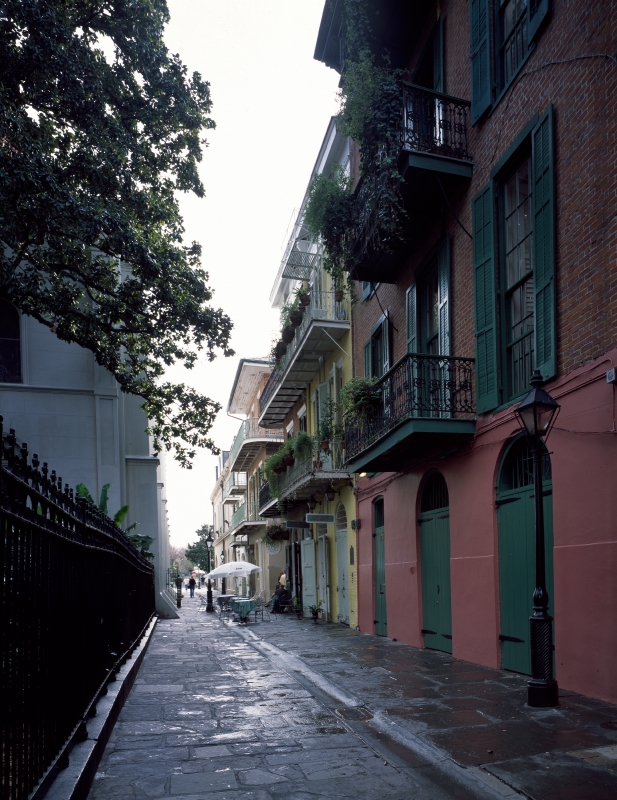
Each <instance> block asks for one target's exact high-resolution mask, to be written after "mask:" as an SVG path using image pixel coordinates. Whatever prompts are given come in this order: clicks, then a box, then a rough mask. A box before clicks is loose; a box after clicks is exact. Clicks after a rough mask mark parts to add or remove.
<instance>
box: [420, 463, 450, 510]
mask: <svg viewBox="0 0 617 800" xmlns="http://www.w3.org/2000/svg"><path fill="white" fill-rule="evenodd" d="M449 502H450V501H449V498H448V487H447V485H446V479H445V478H444V476H443V475H442V474H441V472H433V473H432V474H431V475H429V477H428V478H427V480H426V483H425V484H424V489H423V490H422V500H421V501H420V513H426V512H427V511H435V510H437V509H438V508H447V507H448V505H449Z"/></svg>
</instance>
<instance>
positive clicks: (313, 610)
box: [308, 600, 322, 614]
mask: <svg viewBox="0 0 617 800" xmlns="http://www.w3.org/2000/svg"><path fill="white" fill-rule="evenodd" d="M321 606H322V603H321V600H320V601H319V602H318V603H317V604H316V605H314V606H309V607H308V610H309V611H310V612H311V614H315V613H318V612H319V611H321Z"/></svg>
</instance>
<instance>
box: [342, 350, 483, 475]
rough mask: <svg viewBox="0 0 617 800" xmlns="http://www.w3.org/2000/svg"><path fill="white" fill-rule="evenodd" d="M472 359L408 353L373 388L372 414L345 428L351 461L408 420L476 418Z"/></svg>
mask: <svg viewBox="0 0 617 800" xmlns="http://www.w3.org/2000/svg"><path fill="white" fill-rule="evenodd" d="M473 378H474V359H473V358H459V357H458V356H432V355H423V354H420V353H408V354H407V355H405V356H403V358H401V359H400V361H398V362H397V363H396V364H395V365H394V366H393V367H392V369H391V370H389V372H387V373H386V374H385V375H384V376H383V378H381V379H380V380H379V381H378V382H377V384H376V385H377V387H378V389H379V390H380V391H381V400H380V402H379V405H378V407H376V408H375V410H374V411H373V412H372V413H370V414H368V415H367V416H365V417H364V418H362V419H360V418H357V417H351V418H348V419H347V420H346V423H345V445H346V450H347V452H346V457H347V460H348V461H349V460H350V459H352V458H355V457H356V456H357V455H359V454H360V453H362V452H363V451H364V450H366V449H367V448H368V447H371V445H373V444H375V442H377V441H379V440H380V439H382V438H383V437H384V436H386V435H387V434H388V433H389V432H390V431H392V430H393V429H394V428H396V427H397V426H398V425H400V424H401V423H402V422H405V421H406V420H408V419H415V418H418V417H425V418H434V419H452V418H457V419H471V418H473V417H474V416H475V401H474V388H473Z"/></svg>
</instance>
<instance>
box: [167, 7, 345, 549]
mask: <svg viewBox="0 0 617 800" xmlns="http://www.w3.org/2000/svg"><path fill="white" fill-rule="evenodd" d="M323 7H324V0H169V10H170V13H171V22H170V24H169V26H168V28H167V32H166V36H165V39H166V42H167V45H168V47H169V49H170V50H171V51H172V52H173V53H179V55H180V57H181V59H182V61H183V62H184V63H185V64H186V65H187V67H188V69H189V71H190V72H193V71H197V72H199V73H201V75H202V77H203V78H204V79H206V80H208V81H210V84H211V91H212V99H213V102H214V106H213V110H212V117H213V119H214V120H215V122H216V125H217V128H216V130H214V131H209V132H208V140H209V142H210V146H209V147H208V148H207V149H206V150H205V152H204V159H203V162H202V165H201V175H202V179H203V182H204V185H205V188H206V197H205V199H203V200H199V199H198V198H196V197H194V196H189V195H183V196H182V197H181V198H180V204H181V210H182V214H183V216H184V221H185V227H186V241H187V242H190V241H193V240H196V241H198V242H200V243H201V244H202V246H203V264H204V267H205V269H206V270H207V271H208V273H209V275H210V286H211V287H212V288H213V289H214V290H215V296H214V301H213V303H214V305H215V306H216V307H221V308H223V309H224V310H225V312H226V313H227V314H229V316H230V317H231V319H232V320H233V323H234V332H233V338H232V347H233V349H234V350H235V351H236V356H235V357H233V358H228V359H225V358H223V357H222V356H221V357H219V358H217V360H216V361H214V362H212V363H208V362H207V361H206V360H205V359H202V360H201V361H200V364H199V366H198V367H196V368H195V369H193V370H192V371H190V372H187V371H186V370H184V369H182V368H179V367H178V368H175V369H174V370H173V371H170V372H169V376H170V378H172V379H173V380H180V381H184V382H186V383H188V384H190V385H192V386H194V387H195V388H196V389H199V390H200V391H201V392H203V393H204V394H206V395H207V396H208V397H211V398H213V399H215V400H217V401H218V402H219V403H221V405H222V406H223V410H222V411H221V412H220V414H219V416H218V418H217V421H216V423H215V425H214V427H213V428H212V432H211V435H212V438H213V439H214V441H215V442H216V444H217V446H218V447H220V448H221V449H225V450H228V449H229V446H230V445H231V441H232V439H233V437H234V435H235V433H236V431H237V430H238V427H239V425H240V422H239V421H238V420H235V419H230V418H229V417H227V415H226V413H225V408H226V406H227V400H228V398H229V392H230V390H231V385H232V382H233V378H234V375H235V372H236V368H237V365H238V360H239V358H241V357H255V356H266V355H267V354H268V351H269V349H270V342H271V339H272V335H273V333H274V331H275V329H276V325H277V322H278V314H277V313H276V312H275V311H273V310H272V309H270V306H269V303H268V298H269V295H270V289H271V288H272V284H273V282H274V278H275V276H276V272H277V270H278V267H279V264H280V259H281V255H282V252H281V251H282V247H284V244H285V242H284V238H285V233H286V231H287V227H288V224H289V220H290V217H291V214H292V211H293V210H294V208H297V207H298V206H299V204H300V202H301V201H302V197H303V195H304V192H305V189H306V185H307V183H308V180H309V177H310V174H311V170H312V167H313V164H314V162H315V159H316V158H317V152H318V150H319V146H320V144H321V141H322V139H323V137H324V135H325V132H326V127H327V125H328V121H329V119H330V117H331V116H332V114H334V113H336V88H337V84H338V76H337V75H336V73H335V72H334V71H333V70H331V69H328V68H327V67H325V66H324V65H323V64H321V63H318V62H317V61H315V60H314V59H313V52H314V49H315V42H316V39H317V31H318V29H319V21H320V19H321V13H322V10H323ZM216 463H217V459H216V458H214V457H212V456H210V455H208V454H206V452H203V451H202V452H201V453H200V454H198V456H197V458H196V459H195V462H194V467H193V469H192V470H190V471H187V470H184V469H182V468H180V467H179V466H177V464H176V463H175V462H174V461H173V459H172V458H171V456H168V457H167V478H166V484H167V497H168V511H169V524H170V533H171V543H172V544H174V545H179V546H184V545H186V544H187V543H188V542H192V541H194V540H195V531H196V530H197V528H199V527H200V526H201V525H202V524H204V523H206V522H208V523H209V522H211V521H212V507H211V505H210V492H211V490H212V488H213V485H214V466H215V464H216Z"/></svg>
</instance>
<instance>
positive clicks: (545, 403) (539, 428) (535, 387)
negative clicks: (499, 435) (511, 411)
mask: <svg viewBox="0 0 617 800" xmlns="http://www.w3.org/2000/svg"><path fill="white" fill-rule="evenodd" d="M531 386H532V389H531V391H530V392H529V394H528V395H527V397H525V398H524V399H523V400H522V401H521V402H520V403H519V405H518V407H517V409H516V413H517V415H518V418H519V419H520V421H521V422H522V423H523V426H524V427H525V430H526V431H527V433H528V434H529V436H536V437H537V436H546V435H547V434H548V432H549V431H550V428H551V423H552V422H553V419H554V418H555V414H556V413H557V412H558V411H559V403H558V402H557V401H556V400H553V398H552V397H551V396H550V394H549V393H548V392H547V391H545V390H544V389H543V388H542V376H541V375H540V372H539V371H538V370H535V372H534V374H533V375H532V377H531Z"/></svg>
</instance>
